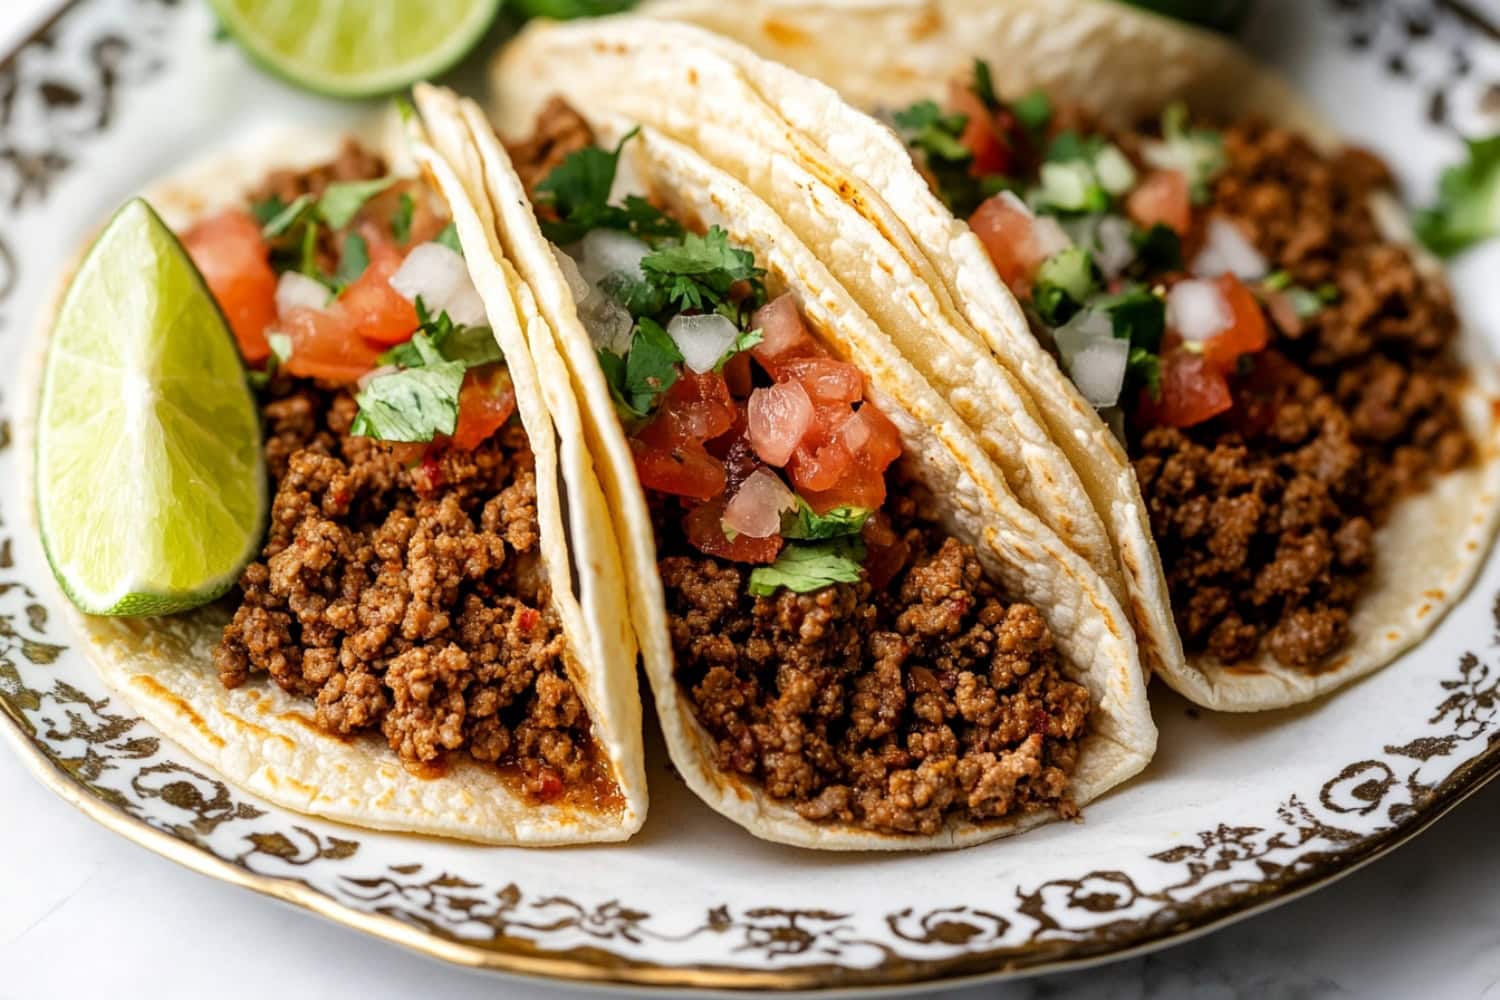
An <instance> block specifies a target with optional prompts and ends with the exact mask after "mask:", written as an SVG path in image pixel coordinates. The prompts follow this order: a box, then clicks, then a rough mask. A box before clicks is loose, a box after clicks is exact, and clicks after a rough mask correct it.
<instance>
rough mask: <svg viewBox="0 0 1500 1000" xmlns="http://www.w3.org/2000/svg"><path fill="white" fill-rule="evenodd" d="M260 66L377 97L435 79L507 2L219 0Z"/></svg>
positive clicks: (320, 89) (319, 86) (229, 26)
mask: <svg viewBox="0 0 1500 1000" xmlns="http://www.w3.org/2000/svg"><path fill="white" fill-rule="evenodd" d="M213 6H214V10H215V11H217V12H218V15H219V18H220V20H221V21H223V23H224V28H225V29H226V30H227V31H228V32H229V33H230V34H231V35H233V36H234V38H235V39H236V40H237V41H238V42H239V43H240V45H241V46H243V47H244V49H245V51H246V52H248V53H249V54H250V56H251V58H253V59H254V60H255V61H256V62H258V63H260V64H261V65H263V66H265V67H266V68H267V69H269V70H270V71H271V72H273V73H276V74H277V75H279V76H282V77H285V78H286V79H287V80H289V81H291V82H292V83H294V84H297V85H298V86H300V87H305V88H307V89H308V90H312V91H316V92H317V93H320V94H327V95H328V96H330V97H371V96H374V95H376V94H385V93H389V92H391V91H393V90H399V89H400V88H402V87H405V86H407V85H408V84H410V83H414V82H415V81H417V80H421V79H424V78H426V77H430V76H436V75H438V74H439V73H441V72H443V71H444V70H446V69H448V68H449V67H451V66H452V65H453V64H454V63H456V62H458V61H459V60H460V59H462V58H463V57H464V55H465V54H466V53H467V52H468V51H469V49H471V48H472V47H473V46H474V43H475V42H477V41H479V39H480V38H481V37H482V36H483V35H484V32H485V29H487V28H488V27H489V26H490V22H491V21H493V20H494V19H495V14H496V12H497V11H499V9H500V0H213Z"/></svg>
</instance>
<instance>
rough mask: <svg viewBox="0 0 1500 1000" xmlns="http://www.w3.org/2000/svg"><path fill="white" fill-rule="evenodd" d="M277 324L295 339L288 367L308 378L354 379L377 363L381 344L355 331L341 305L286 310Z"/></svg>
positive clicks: (338, 380)
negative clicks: (337, 307) (332, 307)
mask: <svg viewBox="0 0 1500 1000" xmlns="http://www.w3.org/2000/svg"><path fill="white" fill-rule="evenodd" d="M276 326H277V328H278V329H279V330H281V332H283V333H285V334H286V335H287V336H288V337H290V338H291V341H292V356H291V357H290V358H289V359H288V360H287V363H286V370H287V371H288V372H290V373H292V374H293V375H300V376H303V377H305V378H321V379H328V380H329V381H332V382H353V381H356V380H357V379H358V378H359V377H360V376H361V375H363V374H365V373H366V372H368V371H370V370H371V369H372V368H374V367H375V365H376V364H377V361H376V359H377V358H378V357H379V355H380V348H379V347H378V346H376V345H374V344H371V343H370V342H369V341H367V340H365V339H364V338H363V337H361V336H359V335H358V334H357V333H355V332H354V328H353V327H352V326H351V325H350V323H349V317H348V316H346V315H345V314H344V313H343V311H342V310H339V309H309V308H307V307H305V306H298V307H297V308H294V309H289V310H287V313H286V315H285V316H282V317H281V318H280V319H279V320H277V321H276Z"/></svg>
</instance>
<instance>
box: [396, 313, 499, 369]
mask: <svg viewBox="0 0 1500 1000" xmlns="http://www.w3.org/2000/svg"><path fill="white" fill-rule="evenodd" d="M415 304H416V309H417V320H418V322H419V323H420V326H418V328H417V332H416V333H415V334H413V335H412V338H411V339H410V340H408V341H406V342H404V343H400V344H397V345H396V346H394V347H392V348H389V349H388V350H386V351H385V352H384V353H382V354H381V355H380V357H379V359H378V360H379V361H380V363H381V364H383V365H397V366H399V367H402V368H415V367H418V366H420V365H424V364H427V363H429V362H428V358H429V357H434V356H435V357H436V359H437V360H439V361H462V362H463V363H464V364H465V365H466V366H467V367H469V368H475V367H478V366H479V365H487V364H490V363H491V362H494V361H503V360H505V355H504V353H503V352H502V351H501V350H500V345H499V344H498V343H496V342H495V334H494V331H493V330H491V329H490V328H489V327H488V326H483V325H479V326H460V325H458V324H457V323H454V322H453V320H452V319H450V318H449V317H448V313H447V312H446V311H444V312H440V313H438V314H437V315H436V316H433V315H432V314H431V313H430V312H429V311H428V309H427V306H426V304H425V303H424V302H423V301H422V297H421V296H420V295H419V296H417V301H416V303H415ZM427 350H430V351H431V352H432V353H431V354H429V353H426V351H427Z"/></svg>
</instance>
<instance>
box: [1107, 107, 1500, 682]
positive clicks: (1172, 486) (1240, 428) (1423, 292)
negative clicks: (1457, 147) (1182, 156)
mask: <svg viewBox="0 0 1500 1000" xmlns="http://www.w3.org/2000/svg"><path fill="white" fill-rule="evenodd" d="M1224 137H1225V152H1226V154H1227V156H1228V161H1229V166H1228V168H1227V169H1226V170H1225V171H1224V172H1223V173H1222V174H1221V175H1220V176H1219V178H1218V179H1217V181H1216V182H1215V184H1214V189H1213V192H1212V199H1211V204H1212V205H1213V210H1214V211H1216V212H1221V213H1223V214H1225V215H1227V216H1228V217H1230V218H1232V219H1233V220H1234V221H1235V222H1236V223H1238V224H1239V226H1240V227H1241V228H1242V229H1243V231H1244V232H1245V234H1246V236H1248V237H1249V238H1250V239H1251V241H1252V242H1253V243H1254V244H1255V245H1256V246H1257V247H1258V248H1259V250H1260V251H1261V253H1263V254H1264V255H1265V256H1266V258H1267V260H1268V261H1269V262H1270V266H1271V267H1272V268H1273V269H1278V270H1285V271H1287V272H1288V273H1289V274H1290V275H1291V278H1292V280H1293V282H1294V283H1296V284H1298V285H1300V286H1303V287H1305V288H1319V287H1324V286H1332V287H1334V288H1336V289H1337V296H1336V298H1334V300H1333V301H1332V302H1331V303H1330V304H1328V305H1326V306H1324V307H1323V308H1322V309H1320V310H1319V311H1318V312H1317V313H1315V314H1314V315H1312V316H1310V317H1306V318H1305V319H1298V320H1294V321H1288V320H1287V319H1286V318H1284V317H1283V318H1281V319H1280V320H1279V321H1278V324H1277V328H1276V329H1275V330H1274V332H1273V338H1274V339H1273V342H1272V351H1269V352H1266V353H1264V354H1261V355H1258V356H1256V358H1255V359H1254V360H1255V369H1254V370H1252V371H1251V372H1250V373H1249V374H1248V375H1246V376H1244V377H1242V378H1241V379H1239V380H1238V382H1237V384H1236V387H1235V392H1236V406H1235V409H1234V410H1233V411H1231V413H1229V414H1227V415H1225V416H1224V417H1220V418H1216V419H1214V420H1211V421H1209V422H1207V423H1204V424H1200V425H1197V426H1194V427H1190V428H1187V429H1185V430H1175V429H1167V428H1155V429H1150V430H1146V431H1144V432H1142V433H1138V434H1136V435H1135V436H1134V440H1133V441H1132V442H1131V444H1132V449H1131V450H1132V455H1133V457H1134V461H1135V469H1136V474H1137V476H1138V477H1139V479H1140V483H1141V488H1142V491H1143V493H1144V494H1145V497H1146V502H1147V505H1148V508H1149V510H1150V515H1151V526H1152V532H1153V534H1154V535H1155V537H1156V541H1157V545H1158V548H1159V549H1160V550H1161V554H1162V561H1163V563H1164V564H1165V567H1166V571H1167V578H1168V584H1169V586H1170V589H1171V594H1172V606H1173V610H1174V612H1175V614H1176V617H1177V623H1178V626H1179V628H1180V630H1181V632H1182V636H1183V641H1184V643H1185V645H1186V646H1187V648H1188V650H1189V651H1190V652H1200V651H1204V652H1208V653H1210V654H1212V655H1214V656H1216V657H1219V658H1220V659H1222V660H1224V661H1226V662H1230V663H1233V662H1238V661H1243V660H1246V659H1249V658H1251V657H1254V656H1256V655H1258V654H1260V653H1261V652H1263V651H1265V652H1269V653H1270V654H1271V655H1272V656H1274V657H1275V658H1276V659H1277V660H1279V661H1280V662H1281V663H1283V664H1286V665H1288V666H1295V667H1303V668H1308V669H1316V668H1317V667H1318V666H1319V665H1320V664H1321V663H1323V662H1324V661H1326V660H1327V659H1328V658H1329V657H1331V656H1333V655H1334V654H1336V653H1337V652H1338V650H1339V649H1340V648H1342V647H1343V646H1344V644H1345V643H1346V642H1347V640H1348V638H1349V616H1350V612H1351V609H1352V608H1353V606H1354V604H1355V602H1356V601H1357V600H1358V599H1359V597H1360V595H1361V593H1362V592H1363V590H1364V589H1365V587H1366V585H1367V583H1368V581H1369V575H1370V570H1371V568H1372V565H1373V561H1374V555H1375V554H1374V550H1373V547H1372V544H1371V538H1372V534H1373V531H1374V528H1375V527H1376V526H1378V525H1379V524H1380V523H1381V521H1382V520H1383V518H1384V517H1385V515H1386V513H1387V512H1388V511H1389V508H1390V506H1391V504H1392V503H1393V502H1394V501H1396V500H1398V499H1400V498H1401V497H1403V496H1405V495H1408V494H1410V493H1412V492H1415V491H1418V490H1421V489H1423V488H1425V487H1426V486H1427V485H1428V483H1429V482H1430V481H1431V479H1432V477H1433V476H1434V475H1437V474H1441V473H1444V472H1448V471H1450V470H1452V469H1456V468H1458V467H1460V466H1462V465H1464V464H1465V463H1466V462H1468V461H1469V460H1470V459H1471V457H1472V455H1473V450H1474V446H1473V443H1472V441H1471V440H1470V439H1469V437H1468V435H1467V434H1466V433H1465V431H1464V429H1463V426H1462V424H1461V422H1460V418H1459V414H1458V412H1457V410H1456V408H1455V405H1454V399H1455V397H1456V395H1457V388H1458V385H1459V382H1460V380H1461V378H1462V373H1461V371H1460V369H1459V368H1458V366H1457V364H1456V362H1455V360H1454V358H1453V355H1452V352H1451V350H1450V346H1451V344H1452V341H1453V338H1454V336H1455V334H1456V332H1457V326H1458V321H1457V318H1456V316H1455V313H1454V310H1453V304H1452V301H1451V299H1450V297H1449V293H1448V290H1447V288H1446V287H1445V286H1444V285H1443V284H1442V283H1441V282H1440V281H1436V280H1433V279H1431V278H1429V277H1426V276H1423V275H1421V274H1419V273H1418V271H1417V269H1416V268H1415V266H1414V264H1413V262H1412V259H1411V257H1410V255H1409V254H1408V252H1407V251H1406V250H1405V249H1404V248H1402V247H1399V246H1397V245H1394V244H1391V243H1389V242H1387V241H1385V240H1383V239H1382V238H1381V236H1380V234H1379V231H1378V229H1377V227H1376V225H1375V221H1374V219H1373V218H1372V217H1371V214H1370V212H1369V209H1368V200H1369V196H1370V194H1371V192H1372V191H1374V190H1376V189H1378V188H1381V187H1384V186H1387V185H1388V184H1389V182H1390V178H1389V174H1388V172H1387V171H1386V169H1385V167H1384V165H1383V164H1381V163H1380V161H1378V160H1377V159H1375V158H1374V157H1373V156H1371V155H1370V154H1368V153H1363V152H1359V151H1348V152H1345V153H1343V154H1340V155H1338V156H1336V157H1332V158H1330V157H1327V156H1324V155H1322V154H1320V153H1318V152H1317V151H1315V150H1314V149H1313V148H1312V147H1311V146H1310V145H1309V144H1308V143H1307V142H1306V141H1305V140H1304V139H1302V138H1301V137H1299V136H1297V135H1295V134H1294V133H1292V132H1289V131H1287V130H1285V129H1279V128H1273V127H1270V126H1267V125H1265V124H1262V123H1258V122H1248V123H1241V124H1239V125H1236V126H1234V127H1232V128H1229V129H1228V130H1226V131H1225V133H1224ZM1125 145H1126V146H1127V148H1128V147H1129V146H1130V143H1129V142H1128V141H1127V142H1126V143H1125Z"/></svg>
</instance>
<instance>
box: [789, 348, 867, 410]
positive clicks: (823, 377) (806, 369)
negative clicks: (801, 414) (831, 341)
mask: <svg viewBox="0 0 1500 1000" xmlns="http://www.w3.org/2000/svg"><path fill="white" fill-rule="evenodd" d="M773 374H774V375H775V376H776V377H777V379H788V380H792V381H796V382H800V383H802V388H804V389H806V390H807V395H808V396H809V397H810V398H811V399H812V401H813V402H814V403H853V402H856V401H857V400H859V399H860V398H862V397H863V396H864V394H865V380H864V376H863V375H861V374H860V372H859V369H858V368H856V367H854V366H853V365H846V364H844V363H843V362H842V361H835V360H833V359H832V358H790V359H787V360H784V361H778V362H776V370H775V372H773Z"/></svg>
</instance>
